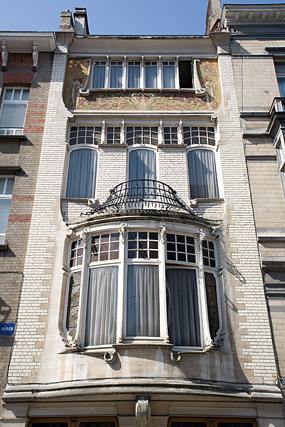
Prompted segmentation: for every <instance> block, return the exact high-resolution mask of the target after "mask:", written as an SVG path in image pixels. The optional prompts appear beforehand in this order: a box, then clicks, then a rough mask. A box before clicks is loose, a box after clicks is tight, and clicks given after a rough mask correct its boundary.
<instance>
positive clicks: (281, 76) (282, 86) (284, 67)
mask: <svg viewBox="0 0 285 427" xmlns="http://www.w3.org/2000/svg"><path fill="white" fill-rule="evenodd" d="M275 71H276V75H277V81H278V86H279V92H280V96H284V97H285V64H275Z"/></svg>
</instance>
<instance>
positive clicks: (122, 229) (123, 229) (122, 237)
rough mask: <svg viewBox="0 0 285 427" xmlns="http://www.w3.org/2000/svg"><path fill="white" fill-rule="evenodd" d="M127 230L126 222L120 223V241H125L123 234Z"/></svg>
mask: <svg viewBox="0 0 285 427" xmlns="http://www.w3.org/2000/svg"><path fill="white" fill-rule="evenodd" d="M127 231H128V229H127V227H126V224H122V225H121V227H120V229H119V233H120V235H121V242H122V243H124V242H125V236H126V232H127Z"/></svg>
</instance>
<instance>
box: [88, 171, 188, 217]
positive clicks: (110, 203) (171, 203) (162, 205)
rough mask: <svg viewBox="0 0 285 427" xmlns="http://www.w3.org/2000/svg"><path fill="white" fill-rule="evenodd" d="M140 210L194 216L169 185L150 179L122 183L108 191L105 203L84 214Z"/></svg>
mask: <svg viewBox="0 0 285 427" xmlns="http://www.w3.org/2000/svg"><path fill="white" fill-rule="evenodd" d="M142 210H149V211H168V212H187V213H188V214H192V215H193V214H194V213H193V210H192V209H191V208H190V207H188V206H187V205H186V204H185V203H184V202H183V200H182V199H181V198H180V197H179V196H178V195H177V193H176V191H174V190H173V189H172V188H171V187H170V186H169V185H167V184H164V183H163V182H160V181H155V180H152V179H137V180H132V181H126V182H122V183H121V184H119V185H117V186H116V187H114V188H113V189H112V190H110V196H109V197H108V199H107V200H106V202H104V203H103V204H101V205H98V206H96V205H95V204H94V206H92V209H91V210H90V211H89V212H86V214H87V215H91V214H94V213H107V212H130V211H142Z"/></svg>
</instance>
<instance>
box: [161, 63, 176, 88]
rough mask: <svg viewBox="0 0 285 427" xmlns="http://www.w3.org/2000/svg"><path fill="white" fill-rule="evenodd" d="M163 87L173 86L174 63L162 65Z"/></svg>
mask: <svg viewBox="0 0 285 427" xmlns="http://www.w3.org/2000/svg"><path fill="white" fill-rule="evenodd" d="M163 87H164V88H170V89H172V88H175V72H174V65H163Z"/></svg>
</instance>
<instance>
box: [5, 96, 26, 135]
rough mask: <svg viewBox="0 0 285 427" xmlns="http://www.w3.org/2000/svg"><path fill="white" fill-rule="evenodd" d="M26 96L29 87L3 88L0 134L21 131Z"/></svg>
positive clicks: (16, 133) (11, 133)
mask: <svg viewBox="0 0 285 427" xmlns="http://www.w3.org/2000/svg"><path fill="white" fill-rule="evenodd" d="M28 98H29V89H19V88H13V89H12V88H11V89H10V88H6V89H5V91H4V96H3V101H2V108H1V116H0V134H7V135H21V134H22V133H23V127H24V121H25V116H26V109H27V104H28Z"/></svg>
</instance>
